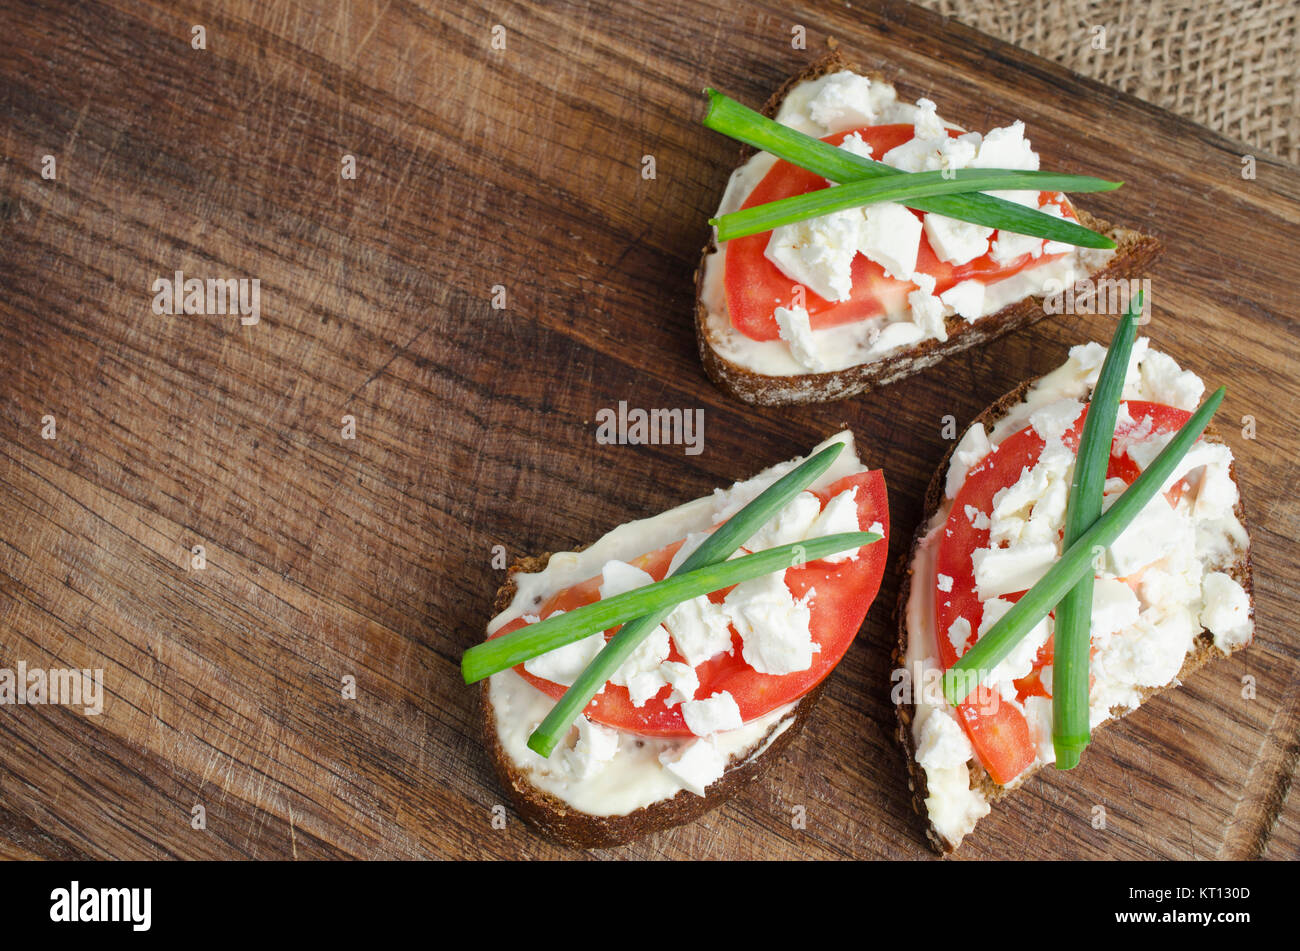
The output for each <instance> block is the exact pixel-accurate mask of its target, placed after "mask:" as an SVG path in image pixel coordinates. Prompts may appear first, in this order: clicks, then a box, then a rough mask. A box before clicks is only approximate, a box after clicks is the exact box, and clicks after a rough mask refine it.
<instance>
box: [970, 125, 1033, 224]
mask: <svg viewBox="0 0 1300 951" xmlns="http://www.w3.org/2000/svg"><path fill="white" fill-rule="evenodd" d="M970 164H971V168H1017V169H1021V170H1022V171H1027V172H1036V171H1038V153H1037V152H1035V151H1034V150H1033V148H1032V147H1031V146H1030V144H1029V140H1028V139H1026V138H1025V124H1024V123H1023V122H1021V121H1020V120H1019V119H1017V120H1016V121H1015V122H1013V123H1011V125H1009V126H1005V127H1003V128H1001V129H994V130H992V131H991V132H988V133H986V134H985V136H984V140H983V141H982V142H981V143H980V147H979V153H978V154H977V155H976V156H975V158H974V160H973V161H972V162H971V163H970ZM1034 197H1035V204H1037V197H1038V193H1037V192H1034Z"/></svg>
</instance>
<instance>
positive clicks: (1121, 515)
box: [943, 387, 1227, 706]
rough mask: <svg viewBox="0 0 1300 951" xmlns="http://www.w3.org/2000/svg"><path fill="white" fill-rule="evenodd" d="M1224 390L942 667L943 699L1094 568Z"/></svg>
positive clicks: (952, 696) (967, 685) (1003, 652)
mask: <svg viewBox="0 0 1300 951" xmlns="http://www.w3.org/2000/svg"><path fill="white" fill-rule="evenodd" d="M1226 392H1227V391H1226V390H1225V389H1224V388H1223V387H1219V388H1218V389H1217V390H1215V391H1214V393H1212V394H1211V395H1210V397H1209V399H1207V400H1206V401H1205V402H1204V403H1202V404H1201V406H1200V408H1199V409H1197V410H1196V412H1195V413H1193V414H1192V416H1191V418H1190V419H1189V420H1188V421H1187V422H1186V423H1185V424H1184V425H1183V427H1182V428H1181V429H1179V430H1178V432H1177V433H1176V434H1175V435H1174V438H1173V439H1171V440H1170V441H1169V444H1168V445H1167V446H1165V448H1164V449H1163V450H1162V451H1161V453H1160V455H1158V456H1156V458H1155V459H1154V460H1153V461H1152V462H1151V465H1149V466H1147V468H1146V469H1145V470H1144V471H1143V472H1142V474H1141V475H1139V476H1138V477H1137V479H1135V480H1134V481H1133V484H1132V485H1130V486H1129V487H1128V488H1127V489H1125V490H1124V492H1123V493H1122V494H1121V495H1120V497H1119V498H1118V499H1116V500H1115V502H1114V504H1113V505H1111V507H1110V508H1109V509H1107V510H1106V511H1105V513H1103V514H1102V516H1101V517H1100V518H1098V519H1097V520H1096V521H1095V522H1093V523H1092V525H1091V526H1089V528H1088V530H1087V531H1085V532H1084V533H1083V534H1082V535H1080V536H1079V537H1078V538H1077V539H1075V542H1074V544H1073V545H1071V546H1070V547H1069V548H1067V549H1066V551H1065V554H1063V555H1062V556H1061V557H1060V559H1059V560H1058V561H1057V562H1056V564H1054V565H1052V567H1051V568H1049V569H1048V570H1047V573H1046V574H1045V575H1043V577H1042V578H1040V579H1039V580H1038V582H1037V583H1036V584H1035V585H1034V586H1033V587H1032V588H1030V589H1029V590H1028V591H1027V592H1026V593H1025V594H1024V596H1023V597H1021V599H1020V600H1019V601H1017V602H1016V603H1015V604H1014V605H1012V607H1011V610H1010V611H1008V612H1007V613H1006V614H1005V615H1003V616H1002V618H1001V619H1000V620H999V621H998V622H997V623H996V624H994V625H993V627H992V628H990V629H989V631H988V633H987V634H985V635H984V636H983V637H981V638H980V639H979V640H978V641H976V642H975V645H974V646H973V647H971V649H970V650H968V651H967V652H966V653H965V654H963V655H962V656H961V658H960V659H959V660H958V661H957V662H956V663H955V664H953V665H952V666H951V667H949V668H948V670H947V671H945V673H944V681H943V694H944V699H946V700H947V701H948V702H949V703H950V704H952V705H953V706H956V705H957V704H959V703H961V702H962V701H963V700H965V699H966V697H967V696H969V695H970V693H971V691H973V690H974V689H975V688H976V687H977V686H978V685H979V684H980V682H981V681H982V680H983V678H984V676H986V675H987V673H988V671H990V670H991V669H992V668H993V667H995V666H996V665H997V664H998V663H999V662H1000V661H1001V660H1002V659H1003V658H1004V657H1006V656H1007V654H1008V653H1010V652H1011V649H1012V648H1013V647H1015V645H1016V644H1017V643H1018V642H1019V641H1020V640H1021V639H1022V638H1023V637H1024V636H1025V635H1026V634H1028V633H1029V631H1030V630H1031V629H1032V628H1033V627H1034V625H1035V624H1037V623H1038V622H1039V621H1041V620H1042V619H1043V618H1044V617H1046V616H1047V614H1048V612H1049V611H1051V610H1052V608H1054V607H1056V605H1057V604H1058V603H1060V600H1061V599H1062V598H1063V597H1065V595H1066V593H1067V592H1068V591H1069V590H1070V589H1071V588H1073V587H1074V586H1075V585H1076V584H1077V583H1078V581H1079V579H1080V578H1082V577H1083V575H1084V573H1085V572H1089V571H1092V558H1093V549H1094V548H1096V547H1098V546H1101V547H1106V546H1108V545H1110V544H1111V542H1113V541H1115V539H1116V538H1118V537H1119V536H1120V534H1121V533H1122V532H1123V531H1124V529H1125V528H1127V527H1128V526H1129V524H1130V523H1131V522H1132V521H1133V519H1134V518H1136V517H1137V514H1138V513H1139V512H1140V511H1142V508H1143V506H1145V505H1146V504H1147V503H1148V502H1150V501H1151V499H1152V498H1154V497H1155V494H1156V493H1157V492H1159V491H1160V487H1161V486H1162V485H1163V484H1164V482H1165V480H1166V479H1167V478H1169V476H1170V475H1172V474H1173V471H1174V469H1175V467H1176V466H1177V465H1178V463H1179V461H1180V460H1181V459H1182V458H1183V456H1185V455H1187V452H1188V450H1189V449H1191V448H1192V445H1193V444H1194V443H1195V442H1196V440H1197V439H1199V438H1200V436H1201V433H1202V432H1204V431H1205V427H1206V426H1207V425H1209V422H1210V418H1211V417H1212V416H1213V415H1214V412H1215V410H1217V409H1218V408H1219V404H1220V403H1222V402H1223V397H1224V394H1225V393H1226Z"/></svg>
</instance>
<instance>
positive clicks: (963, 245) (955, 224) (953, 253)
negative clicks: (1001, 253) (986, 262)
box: [924, 212, 993, 264]
mask: <svg viewBox="0 0 1300 951" xmlns="http://www.w3.org/2000/svg"><path fill="white" fill-rule="evenodd" d="M924 227H925V236H926V237H927V238H928V239H929V240H930V247H931V248H933V249H934V253H935V254H936V255H937V256H938V258H939V260H941V261H947V262H948V263H950V264H967V263H969V262H971V261H974V260H975V259H976V258H979V257H983V256H984V255H985V254H987V253H988V250H989V237H990V236H991V235H992V234H993V229H992V228H986V227H984V226H983V225H973V224H971V223H970V222H969V221H958V220H957V219H956V218H949V217H947V216H945V215H939V214H935V213H934V212H930V213H929V214H927V215H926V216H925V225H924Z"/></svg>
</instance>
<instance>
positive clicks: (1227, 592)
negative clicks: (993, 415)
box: [907, 338, 1253, 846]
mask: <svg viewBox="0 0 1300 951" xmlns="http://www.w3.org/2000/svg"><path fill="white" fill-rule="evenodd" d="M1105 354H1106V349H1105V347H1102V346H1101V345H1099V344H1095V343H1089V344H1086V345H1084V346H1079V347H1074V348H1072V349H1071V351H1070V359H1069V360H1068V361H1067V362H1066V363H1065V364H1064V365H1063V366H1061V367H1060V368H1058V369H1057V370H1055V371H1053V372H1052V373H1050V374H1048V375H1047V376H1045V377H1043V378H1042V379H1041V380H1040V381H1039V382H1038V383H1037V384H1035V385H1034V387H1033V388H1031V389H1030V391H1029V392H1028V393H1027V394H1026V397H1025V400H1024V402H1022V403H1020V404H1018V405H1017V406H1015V407H1013V408H1012V409H1011V411H1010V412H1009V413H1008V414H1007V415H1006V416H1005V417H1003V418H1002V419H1000V420H999V421H998V422H997V423H995V424H994V426H993V427H992V429H991V430H990V431H988V432H986V431H985V430H984V427H983V426H982V425H981V424H978V423H977V424H975V425H974V426H972V427H971V428H970V429H969V430H967V432H966V433H965V434H964V435H963V437H962V439H961V440H960V441H959V443H958V445H957V447H956V449H955V450H954V452H953V455H952V458H951V462H950V465H949V470H948V474H947V482H946V487H945V493H944V499H943V501H942V503H941V504H940V506H939V509H938V511H937V512H936V513H935V514H934V517H933V518H932V519H931V520H930V522H929V523H928V524H927V525H926V527H925V529H926V534H925V535H924V537H923V538H922V540H921V543H920V544H919V545H918V547H917V552H916V556H915V559H914V560H913V562H912V566H911V567H912V586H911V591H910V594H909V597H908V602H907V639H908V647H907V664H908V669H909V670H910V671H912V673H913V676H915V674H916V672H917V671H918V670H921V671H924V670H927V669H931V668H935V669H937V668H938V667H939V662H938V660H937V659H936V651H937V649H936V647H935V631H934V617H935V614H934V597H935V593H934V586H935V585H934V582H935V571H934V558H935V552H936V549H937V547H938V543H939V535H940V533H941V532H942V531H943V526H944V523H945V522H946V521H947V519H948V516H949V513H950V511H951V509H952V504H953V499H954V498H956V496H957V495H958V493H959V492H960V490H961V486H962V484H963V483H964V481H965V478H966V473H967V471H968V469H969V468H970V466H972V465H974V464H975V463H976V462H978V461H979V460H980V459H982V458H983V457H984V455H986V454H987V453H988V452H989V451H990V450H991V448H994V447H996V446H997V445H998V444H999V443H1000V442H1001V441H1002V440H1004V439H1006V438H1007V437H1008V436H1009V435H1011V434H1012V433H1015V432H1018V431H1019V430H1021V429H1023V428H1025V427H1026V426H1031V425H1032V426H1034V428H1035V430H1036V431H1038V433H1039V434H1040V435H1042V436H1043V437H1044V438H1045V439H1047V441H1048V449H1046V450H1045V451H1044V453H1043V457H1044V459H1043V461H1042V462H1040V464H1039V465H1038V466H1036V467H1034V468H1033V469H1026V470H1025V471H1024V472H1023V473H1022V475H1021V478H1020V480H1019V481H1018V482H1017V483H1015V484H1013V486H1011V487H1008V488H1007V489H1004V490H1003V491H1002V492H1000V493H999V494H998V495H997V496H995V498H994V505H993V509H994V511H993V512H992V513H991V518H990V513H976V512H974V511H973V510H968V511H967V512H966V515H967V517H970V518H972V520H974V519H976V518H980V519H983V518H989V519H990V521H989V526H988V527H989V529H990V537H991V541H994V540H996V539H999V538H1005V539H1006V540H1007V542H1008V547H1007V548H1006V549H1004V551H1011V552H1013V553H1015V552H1020V553H1021V554H1022V555H1023V559H1024V560H1023V561H1022V562H1021V563H1020V564H1019V565H1016V566H1012V567H1013V568H1015V569H1017V570H1021V569H1024V568H1025V565H1026V564H1028V563H1030V562H1032V561H1033V552H1032V550H1031V549H1032V548H1033V547H1034V546H1036V545H1039V544H1041V542H1042V541H1043V540H1044V539H1051V540H1052V544H1051V545H1050V546H1049V547H1050V550H1051V560H1054V559H1055V558H1056V557H1057V556H1058V553H1059V551H1058V547H1057V543H1056V542H1055V539H1056V537H1057V536H1056V533H1057V531H1058V530H1059V528H1060V525H1061V522H1062V519H1063V515H1064V506H1063V501H1064V493H1065V492H1066V491H1068V486H1069V481H1070V476H1071V473H1072V471H1073V458H1072V457H1071V458H1070V460H1069V461H1068V465H1066V466H1064V467H1061V466H1059V465H1058V464H1057V462H1055V461H1053V460H1052V459H1051V458H1049V457H1050V456H1051V455H1052V448H1051V447H1052V436H1053V434H1057V435H1059V432H1060V431H1061V430H1062V426H1066V427H1068V426H1069V425H1070V423H1072V422H1073V420H1074V419H1075V418H1077V416H1078V412H1079V411H1080V410H1081V409H1082V401H1085V400H1086V399H1087V398H1088V397H1089V396H1090V394H1091V391H1092V388H1093V386H1095V385H1096V381H1097V374H1098V372H1099V370H1100V367H1101V362H1102V360H1103V359H1104V358H1105ZM1203 391H1204V384H1203V383H1202V382H1201V380H1200V379H1199V378H1198V377H1196V375H1195V374H1193V373H1191V372H1190V371H1184V370H1181V369H1180V368H1179V367H1178V365H1177V364H1176V363H1175V362H1174V361H1173V360H1172V359H1170V358H1169V357H1168V356H1166V355H1164V354H1162V353H1158V352H1156V351H1153V350H1150V349H1149V348H1148V341H1147V340H1146V339H1145V338H1142V339H1139V340H1138V341H1137V343H1136V345H1135V347H1134V351H1133V359H1132V362H1131V363H1130V367H1129V372H1128V377H1127V380H1126V384H1125V389H1124V394H1123V398H1124V399H1126V400H1146V401H1150V402H1156V403H1164V404H1167V405H1171V406H1177V407H1179V408H1181V409H1186V410H1191V409H1194V408H1195V407H1196V405H1197V403H1198V402H1199V400H1200V398H1201V395H1202V393H1203ZM1066 420H1068V422H1063V421H1066ZM1120 422H1121V426H1122V424H1123V422H1124V416H1123V414H1121V420H1120ZM1167 441H1168V436H1167V435H1166V436H1164V437H1161V436H1151V435H1150V433H1149V430H1147V431H1146V432H1145V433H1144V432H1143V430H1142V429H1141V428H1139V429H1137V430H1136V431H1135V432H1134V433H1133V436H1132V441H1131V442H1130V444H1129V446H1128V451H1129V454H1130V457H1131V458H1133V460H1134V461H1135V462H1138V463H1139V465H1142V466H1144V467H1145V465H1147V464H1149V462H1150V460H1151V459H1153V458H1154V457H1155V455H1156V453H1158V451H1159V450H1160V449H1161V448H1163V446H1164V445H1165V444H1166V443H1167ZM1231 462H1232V454H1231V452H1230V451H1229V450H1228V448H1227V447H1226V446H1223V445H1217V444H1209V443H1205V442H1201V443H1198V444H1197V445H1196V447H1194V448H1193V450H1192V451H1191V452H1190V453H1189V454H1188V456H1187V457H1186V458H1185V460H1184V462H1183V464H1182V465H1180V466H1179V468H1178V469H1177V470H1176V472H1175V474H1174V476H1173V477H1171V479H1170V480H1169V482H1168V483H1167V484H1166V488H1169V486H1171V485H1172V484H1173V483H1175V482H1177V481H1179V480H1180V479H1183V478H1186V479H1187V480H1188V484H1189V489H1188V491H1187V492H1185V493H1184V495H1183V497H1182V499H1181V500H1180V502H1179V504H1178V506H1177V507H1176V508H1172V507H1171V506H1170V505H1169V503H1168V502H1167V501H1166V499H1165V497H1164V495H1163V494H1158V495H1157V496H1156V497H1155V498H1154V499H1153V500H1152V501H1151V503H1150V504H1148V506H1147V507H1146V508H1145V509H1144V510H1143V512H1142V513H1141V514H1140V515H1139V517H1138V520H1137V521H1136V522H1135V523H1134V524H1133V525H1131V526H1130V527H1129V529H1127V530H1126V531H1125V532H1124V533H1123V534H1122V535H1121V536H1120V537H1119V538H1118V539H1117V540H1116V541H1115V543H1114V544H1113V545H1112V546H1111V547H1110V549H1109V550H1108V551H1107V553H1106V559H1105V568H1104V569H1103V570H1102V571H1099V572H1098V577H1099V579H1100V580H1098V581H1097V583H1096V593H1095V595H1094V602H1093V619H1092V627H1093V643H1094V645H1095V646H1096V647H1097V655H1096V658H1095V660H1094V663H1093V664H1092V674H1093V676H1094V678H1095V679H1094V683H1093V687H1092V692H1091V697H1090V700H1091V720H1092V725H1093V726H1094V727H1096V726H1097V725H1098V724H1100V723H1102V722H1104V721H1106V720H1108V719H1110V718H1112V717H1114V716H1119V715H1121V714H1123V713H1124V712H1127V710H1129V709H1132V708H1133V707H1136V706H1137V705H1138V704H1139V702H1140V699H1141V697H1140V694H1141V691H1142V690H1143V688H1149V687H1158V686H1164V685H1166V684H1168V683H1170V682H1172V681H1173V680H1174V678H1175V677H1176V675H1177V673H1178V671H1179V670H1180V669H1181V667H1182V665H1183V662H1184V660H1185V658H1186V656H1187V654H1188V652H1189V651H1191V650H1192V649H1193V647H1194V640H1195V638H1196V635H1197V634H1198V633H1200V632H1201V630H1202V629H1204V630H1207V631H1209V632H1210V633H1211V634H1212V635H1213V638H1214V643H1215V646H1216V647H1218V648H1219V649H1220V650H1221V651H1223V652H1224V653H1227V652H1229V651H1230V650H1231V649H1232V648H1234V647H1236V646H1240V645H1241V644H1244V643H1247V642H1248V641H1249V640H1250V638H1251V636H1252V634H1253V624H1252V622H1251V619H1250V617H1249V598H1248V596H1247V595H1246V593H1245V591H1244V590H1242V588H1241V586H1240V585H1239V584H1238V583H1237V582H1236V581H1234V580H1233V579H1232V578H1231V577H1230V576H1229V575H1228V574H1226V573H1225V572H1224V571H1223V570H1221V569H1226V568H1227V567H1228V566H1230V565H1231V564H1232V563H1233V562H1235V561H1236V560H1237V559H1238V558H1239V557H1240V556H1241V554H1242V553H1243V552H1244V551H1245V550H1246V547H1247V545H1248V544H1249V541H1248V538H1247V536H1246V532H1245V529H1244V528H1243V527H1242V525H1241V523H1240V522H1239V521H1238V520H1237V518H1236V516H1235V514H1234V511H1233V509H1234V506H1235V504H1236V502H1237V488H1236V485H1235V484H1234V483H1233V482H1232V480H1231V477H1230V475H1229V472H1228V467H1229V466H1230V465H1231ZM1122 489H1123V484H1122V482H1121V481H1120V480H1112V481H1111V482H1109V483H1108V485H1107V502H1106V504H1109V503H1110V502H1112V501H1113V500H1114V498H1115V497H1116V495H1117V494H1118V492H1119V491H1122ZM968 509H969V507H968ZM1036 520H1037V521H1036ZM1029 570H1030V571H1031V574H1030V578H1031V580H1032V578H1033V573H1032V572H1033V569H1029ZM1041 570H1045V568H1044V569H1041ZM1137 572H1141V577H1140V579H1137V578H1134V577H1133V576H1134V575H1135V574H1136V573H1137ZM1120 576H1129V577H1130V578H1132V579H1133V581H1134V585H1135V586H1136V590H1134V587H1133V586H1130V585H1129V584H1126V583H1125V582H1124V581H1121V580H1119V577H1120ZM999 580H1000V579H999V578H998V577H997V574H996V571H995V572H993V573H992V577H988V576H987V572H986V577H984V578H981V577H980V575H979V574H977V576H976V582H977V585H979V584H980V582H981V581H984V582H986V583H987V584H988V585H989V586H990V588H991V590H993V591H996V590H1006V591H1008V592H1009V591H1011V590H1013V588H1012V587H1007V585H1015V584H1019V583H1020V581H1018V580H1012V579H1010V578H1007V579H1001V580H1003V581H1004V582H1005V583H1004V584H1002V585H999V583H998V582H999ZM1014 590H1021V589H1020V588H1015V589H1014ZM983 594H984V592H983V591H981V598H982V600H984V604H985V614H984V621H983V622H982V623H981V624H980V631H979V632H976V633H977V634H982V633H983V632H984V631H986V630H987V629H988V626H989V624H991V623H992V620H993V619H995V618H996V617H997V616H1000V614H1001V613H1003V612H1004V611H1005V609H1006V608H1007V607H1009V603H1008V602H1006V601H1005V600H1003V599H1000V598H996V597H989V598H987V599H984V597H983ZM964 626H965V625H964V622H963V627H964ZM945 633H948V632H945ZM965 633H966V632H965V631H964V630H963V631H960V632H958V634H957V637H956V640H957V641H961V639H962V637H961V635H962V634H965ZM1050 634H1051V619H1050V618H1048V619H1046V620H1045V621H1044V623H1043V624H1042V625H1040V629H1036V630H1035V631H1034V632H1031V633H1030V635H1028V636H1027V637H1026V639H1025V641H1023V642H1022V645H1021V647H1022V648H1023V649H1021V648H1017V649H1016V650H1015V651H1013V652H1012V655H1010V656H1009V657H1007V658H1006V659H1004V660H1003V661H1002V663H1001V664H999V665H998V667H996V668H994V670H993V671H992V673H991V679H990V681H988V683H989V684H990V686H992V687H993V688H994V689H996V690H998V691H999V693H1000V694H1001V702H1004V703H1012V704H1015V705H1016V706H1017V707H1018V708H1019V709H1020V710H1021V712H1022V713H1024V715H1025V719H1026V720H1027V722H1028V723H1029V728H1030V732H1031V736H1032V738H1033V740H1034V742H1035V745H1036V746H1037V758H1036V760H1035V764H1034V765H1038V764H1047V763H1051V762H1054V760H1055V754H1054V751H1053V747H1052V738H1051V729H1052V726H1051V721H1052V707H1051V701H1050V700H1049V699H1047V698H1040V697H1029V698H1027V699H1026V701H1025V703H1024V704H1019V703H1018V701H1017V700H1016V699H1015V698H1016V690H1015V687H1014V684H1013V683H1012V681H1014V680H1015V679H1018V678H1020V677H1023V676H1025V674H1027V673H1028V672H1029V670H1030V668H1031V665H1032V663H1033V660H1034V656H1035V654H1036V653H1037V648H1038V646H1040V645H1041V644H1042V643H1044V642H1045V641H1046V639H1047V637H1048V636H1049V635H1050ZM959 650H960V648H959ZM1051 672H1052V669H1051V667H1050V665H1049V666H1045V667H1044V668H1043V670H1042V681H1043V683H1044V685H1045V686H1046V687H1047V688H1048V690H1049V691H1050V689H1051ZM913 699H914V701H915V719H914V720H913V724H912V731H913V737H912V738H913V741H914V743H915V744H916V750H917V762H918V763H919V764H920V765H921V767H922V768H923V769H924V770H925V774H926V784H927V787H928V789H929V798H927V800H926V807H927V809H928V811H929V817H930V820H931V822H932V823H933V824H934V827H935V828H936V829H937V830H938V832H939V833H940V834H941V835H942V836H943V837H944V838H946V839H947V840H948V841H950V842H951V843H953V845H954V846H955V845H956V844H958V843H959V842H960V841H961V839H962V838H963V837H964V836H965V835H966V834H967V833H969V832H970V831H971V829H973V828H974V826H975V823H976V822H977V821H978V820H979V819H980V818H982V817H983V816H984V815H986V814H987V813H988V811H989V804H988V802H987V800H986V799H985V797H984V796H983V794H981V793H980V792H979V791H977V790H974V789H971V788H970V770H969V767H968V765H967V764H968V762H969V761H970V760H971V759H973V758H974V751H973V750H972V748H971V745H970V742H969V740H968V739H967V737H966V734H965V732H964V731H963V730H962V728H961V727H960V725H959V724H958V722H957V719H956V716H955V714H954V712H953V710H952V708H951V707H949V706H948V705H947V704H946V703H944V702H943V701H942V698H941V697H939V696H936V695H934V694H932V693H917V692H914V694H913ZM1030 768H1032V766H1031V767H1030ZM1013 785H1014V784H1013Z"/></svg>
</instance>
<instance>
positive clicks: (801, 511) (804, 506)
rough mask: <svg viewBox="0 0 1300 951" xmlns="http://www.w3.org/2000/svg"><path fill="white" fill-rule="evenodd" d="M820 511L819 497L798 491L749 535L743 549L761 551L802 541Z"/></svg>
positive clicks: (810, 529) (811, 528)
mask: <svg viewBox="0 0 1300 951" xmlns="http://www.w3.org/2000/svg"><path fill="white" fill-rule="evenodd" d="M821 511H822V503H821V499H819V498H817V496H815V495H813V494H812V493H811V492H800V493H799V494H798V495H796V496H795V497H794V498H793V499H791V500H790V501H789V502H787V503H786V505H785V506H784V507H783V508H782V509H781V511H779V512H777V513H776V514H775V515H773V516H772V517H771V518H770V519H768V521H767V522H766V523H765V524H764V525H763V526H762V527H761V528H759V530H758V531H756V532H755V533H754V534H753V535H751V536H750V537H749V540H748V541H746V542H745V544H744V547H745V550H746V551H751V552H754V551H762V550H763V549H765V548H775V547H777V546H778V545H791V544H794V543H795V542H801V541H803V540H804V539H805V538H807V537H808V535H809V533H810V532H811V531H812V530H813V526H814V525H815V524H816V522H817V516H819V515H820V514H821Z"/></svg>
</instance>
